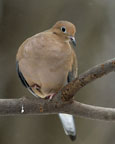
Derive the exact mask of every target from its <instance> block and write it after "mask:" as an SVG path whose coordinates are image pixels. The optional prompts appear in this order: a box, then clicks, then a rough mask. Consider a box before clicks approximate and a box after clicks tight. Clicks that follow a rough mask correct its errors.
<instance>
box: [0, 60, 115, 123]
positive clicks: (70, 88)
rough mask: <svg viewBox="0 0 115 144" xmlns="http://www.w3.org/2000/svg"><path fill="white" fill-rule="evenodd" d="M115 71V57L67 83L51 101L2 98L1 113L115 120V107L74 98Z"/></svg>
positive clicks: (0, 100)
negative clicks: (63, 114)
mask: <svg viewBox="0 0 115 144" xmlns="http://www.w3.org/2000/svg"><path fill="white" fill-rule="evenodd" d="M112 71H115V58H113V59H111V60H108V61H106V62H104V63H103V64H100V65H97V66H94V67H93V68H91V69H90V70H88V71H86V72H85V73H83V74H81V75H80V76H79V77H78V78H77V79H75V80H74V81H72V82H71V83H69V84H68V85H66V86H65V87H64V88H63V89H62V90H61V91H60V92H59V93H58V94H57V95H56V96H55V97H54V98H53V99H52V100H51V101H48V100H45V99H40V98H32V99H27V98H20V99H0V115H20V114H31V115H32V114H36V115H37V114H39V115H42V114H57V113H59V112H61V113H69V114H74V115H77V116H82V117H85V118H91V119H98V120H108V121H113V120H115V109H114V108H103V107H97V106H91V105H86V104H83V103H79V102H77V101H74V100H73V99H72V98H73V96H74V95H75V93H77V92H78V91H79V90H80V89H81V88H82V87H84V86H85V85H87V84H88V83H90V82H92V81H93V80H96V79H97V78H100V77H102V76H104V75H105V74H108V73H109V72H112Z"/></svg>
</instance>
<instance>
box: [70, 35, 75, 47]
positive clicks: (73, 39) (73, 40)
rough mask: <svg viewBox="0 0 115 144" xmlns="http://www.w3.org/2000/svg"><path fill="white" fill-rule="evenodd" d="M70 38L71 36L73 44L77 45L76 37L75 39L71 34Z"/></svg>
mask: <svg viewBox="0 0 115 144" xmlns="http://www.w3.org/2000/svg"><path fill="white" fill-rule="evenodd" d="M69 38H70V40H71V42H72V44H73V45H74V46H76V39H75V37H73V36H69Z"/></svg>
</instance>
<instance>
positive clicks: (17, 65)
mask: <svg viewBox="0 0 115 144" xmlns="http://www.w3.org/2000/svg"><path fill="white" fill-rule="evenodd" d="M16 71H17V73H18V76H19V78H20V80H21V82H22V84H23V85H24V86H25V87H26V88H27V89H28V90H29V92H30V93H32V94H33V95H34V96H37V95H36V94H35V93H34V92H33V90H32V89H31V87H30V86H29V84H28V83H27V81H26V80H25V78H24V76H23V74H22V73H21V71H20V69H19V64H18V61H16Z"/></svg>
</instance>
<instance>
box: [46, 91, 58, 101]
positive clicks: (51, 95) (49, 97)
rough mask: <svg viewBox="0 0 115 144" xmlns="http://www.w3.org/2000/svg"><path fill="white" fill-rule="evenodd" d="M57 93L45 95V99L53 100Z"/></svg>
mask: <svg viewBox="0 0 115 144" xmlns="http://www.w3.org/2000/svg"><path fill="white" fill-rule="evenodd" d="M55 95H56V93H53V94H50V95H48V96H46V97H45V99H48V100H49V101H50V100H52V98H53V97H54V96H55Z"/></svg>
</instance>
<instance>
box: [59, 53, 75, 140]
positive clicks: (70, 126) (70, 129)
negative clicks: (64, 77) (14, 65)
mask: <svg viewBox="0 0 115 144" xmlns="http://www.w3.org/2000/svg"><path fill="white" fill-rule="evenodd" d="M77 75H78V66H77V59H76V55H75V53H74V51H73V65H72V70H71V71H70V72H69V73H68V83H69V82H71V81H72V80H74V79H75V78H76V77H77ZM59 118H60V120H61V123H62V125H63V128H64V131H65V133H66V135H69V137H70V138H71V140H75V139H76V128H75V122H74V117H73V116H72V115H70V114H63V113H59Z"/></svg>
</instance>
